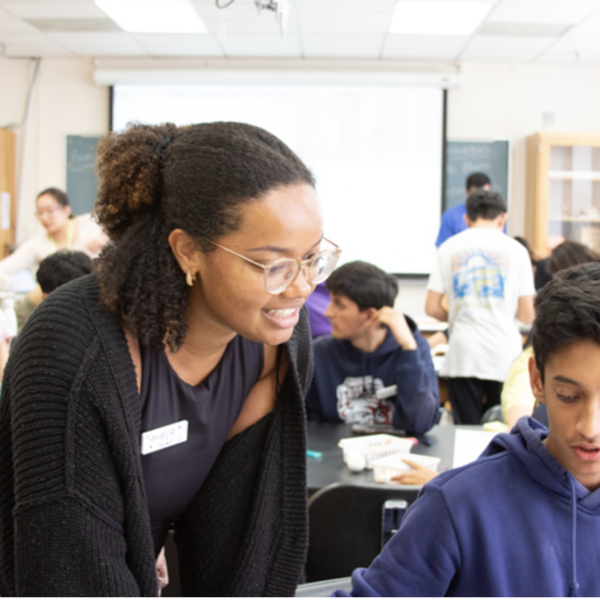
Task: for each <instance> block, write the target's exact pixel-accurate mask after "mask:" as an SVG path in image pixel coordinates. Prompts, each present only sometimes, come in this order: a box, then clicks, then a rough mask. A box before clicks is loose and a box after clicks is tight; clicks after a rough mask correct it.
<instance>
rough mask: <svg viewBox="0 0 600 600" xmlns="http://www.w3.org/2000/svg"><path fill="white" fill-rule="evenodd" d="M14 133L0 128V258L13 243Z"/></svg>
mask: <svg viewBox="0 0 600 600" xmlns="http://www.w3.org/2000/svg"><path fill="white" fill-rule="evenodd" d="M15 225H16V215H15V134H14V133H13V132H12V131H8V130H7V129H0V258H4V257H6V256H8V254H9V250H10V247H11V246H12V245H13V244H14V243H15Z"/></svg>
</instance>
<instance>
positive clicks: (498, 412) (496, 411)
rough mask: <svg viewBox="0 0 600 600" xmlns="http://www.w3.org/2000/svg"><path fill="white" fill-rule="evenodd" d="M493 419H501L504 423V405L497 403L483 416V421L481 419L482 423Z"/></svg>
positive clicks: (480, 422)
mask: <svg viewBox="0 0 600 600" xmlns="http://www.w3.org/2000/svg"><path fill="white" fill-rule="evenodd" d="M492 421H500V423H504V417H503V416H502V405H500V404H495V405H494V406H491V407H490V408H488V409H487V410H486V411H485V412H484V413H483V416H482V417H481V421H479V424H480V425H484V424H485V423H491V422H492Z"/></svg>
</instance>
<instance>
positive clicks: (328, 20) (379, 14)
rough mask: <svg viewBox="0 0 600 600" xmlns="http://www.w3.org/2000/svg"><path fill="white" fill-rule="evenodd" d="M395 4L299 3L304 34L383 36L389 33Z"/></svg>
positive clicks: (301, 29) (299, 13) (351, 2)
mask: <svg viewBox="0 0 600 600" xmlns="http://www.w3.org/2000/svg"><path fill="white" fill-rule="evenodd" d="M393 8H394V5H393V3H392V2H389V1H387V0H385V1H381V0H374V1H373V2H364V1H363V0H360V1H356V0H354V1H352V0H349V1H348V2H346V3H345V4H344V5H343V6H340V4H338V3H335V2H333V3H332V2H323V1H320V2H309V1H302V2H298V4H297V11H298V21H299V26H300V31H301V32H302V33H303V34H312V33H351V34H364V33H367V34H381V33H384V32H386V31H387V28H388V26H389V24H390V19H391V17H392V12H393Z"/></svg>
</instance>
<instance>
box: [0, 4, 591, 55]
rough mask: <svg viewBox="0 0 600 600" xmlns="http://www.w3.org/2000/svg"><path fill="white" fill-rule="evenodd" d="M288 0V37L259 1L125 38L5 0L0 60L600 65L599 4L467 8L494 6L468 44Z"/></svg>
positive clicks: (208, 9) (57, 10) (371, 8)
mask: <svg viewBox="0 0 600 600" xmlns="http://www.w3.org/2000/svg"><path fill="white" fill-rule="evenodd" d="M224 1H225V0H221V2H224ZM290 1H291V6H292V8H291V14H290V18H289V22H288V32H287V35H286V37H285V38H282V37H281V35H280V33H279V29H278V25H277V23H276V20H275V16H274V14H273V13H271V12H268V11H264V12H262V13H260V14H258V13H257V11H256V9H255V7H254V0H234V2H233V4H232V5H231V6H229V7H228V8H225V9H218V8H217V7H216V6H215V1H214V0H191V3H192V4H193V6H194V8H195V10H196V11H197V12H198V14H199V15H200V17H201V18H202V20H203V21H204V23H205V24H206V26H207V27H208V33H207V34H154V33H146V34H132V33H126V32H124V31H122V30H121V29H120V28H119V27H118V26H117V25H116V24H115V23H114V22H113V21H111V20H110V19H108V17H107V16H106V15H105V14H104V13H103V12H102V11H101V10H100V9H99V8H98V7H96V5H95V4H94V3H93V0H63V1H62V2H56V1H54V0H31V1H30V0H13V1H12V2H5V1H2V0H0V55H2V54H4V56H6V57H9V58H10V57H24V56H27V57H30V56H43V57H89V56H91V57H102V56H111V57H121V56H132V57H146V58H148V57H150V58H160V57H211V58H214V57H219V58H249V57H262V58H265V57H266V58H295V59H302V58H307V59H313V58H353V59H368V60H384V61H385V60H386V59H388V60H394V61H397V60H403V59H406V60H410V61H419V60H423V61H432V60H435V61H447V62H449V63H464V62H473V61H485V62H490V61H501V62H510V63H534V62H535V63H544V64H549V63H553V64H600V0H470V1H472V2H480V1H487V2H490V3H492V4H494V7H493V9H492V10H491V11H490V12H489V13H488V16H487V17H486V19H485V21H484V22H483V23H482V24H481V25H480V27H479V28H478V30H477V31H476V32H475V33H474V34H473V35H471V36H407V35H392V34H389V33H388V32H387V30H388V26H389V23H390V19H391V17H392V12H393V8H394V4H395V0H290ZM400 1H402V0H400ZM420 1H422V2H427V0H420Z"/></svg>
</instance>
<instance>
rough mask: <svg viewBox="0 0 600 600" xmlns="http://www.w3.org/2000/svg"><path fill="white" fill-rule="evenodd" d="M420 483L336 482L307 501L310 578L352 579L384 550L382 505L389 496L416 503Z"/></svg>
mask: <svg viewBox="0 0 600 600" xmlns="http://www.w3.org/2000/svg"><path fill="white" fill-rule="evenodd" d="M420 490H421V486H412V485H410V486H409V485H404V486H402V485H394V484H390V485H383V484H378V483H375V484H372V485H351V484H346V483H333V484H331V485H328V486H327V487H324V488H322V489H321V490H319V491H318V492H317V493H316V494H315V495H314V496H313V497H312V498H311V499H310V501H309V503H308V518H309V531H310V537H309V544H308V557H307V560H306V581H307V582H312V581H323V580H326V579H337V578H340V577H349V576H350V575H351V574H352V571H353V570H354V569H356V568H357V567H368V566H369V565H370V564H371V562H372V561H373V559H374V558H375V557H376V556H377V555H378V554H379V552H380V551H381V521H382V509H383V504H384V503H385V501H386V500H406V501H407V502H408V504H412V503H413V502H414V501H415V500H416V498H417V495H418V494H419V491H420Z"/></svg>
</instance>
